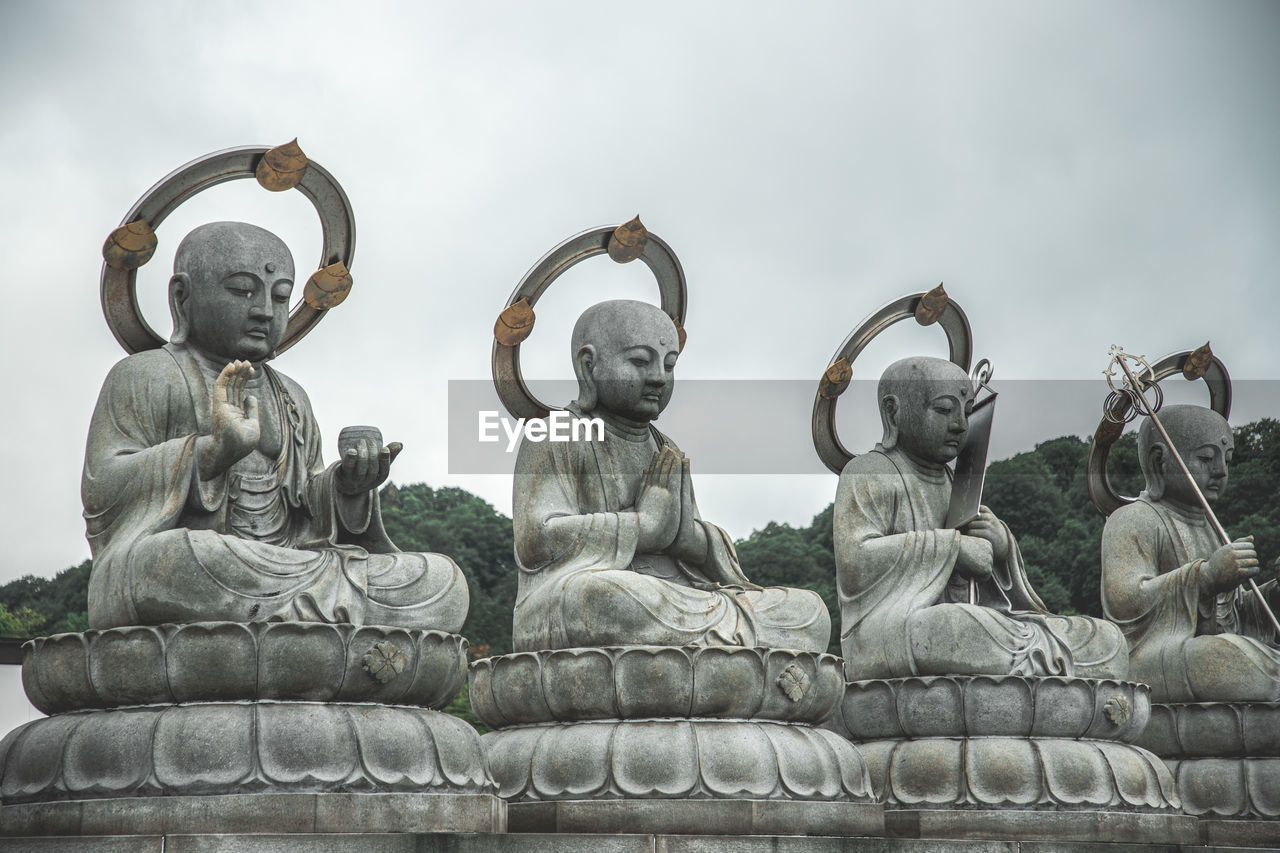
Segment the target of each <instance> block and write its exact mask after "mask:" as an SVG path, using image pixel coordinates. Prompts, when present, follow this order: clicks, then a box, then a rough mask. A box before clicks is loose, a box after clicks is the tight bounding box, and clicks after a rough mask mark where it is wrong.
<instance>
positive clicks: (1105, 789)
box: [858, 737, 1181, 813]
mask: <svg viewBox="0 0 1280 853" xmlns="http://www.w3.org/2000/svg"><path fill="white" fill-rule="evenodd" d="M858 750H859V751H860V752H861V753H862V755H863V757H864V758H865V759H866V762H867V769H868V770H869V771H870V773H871V781H872V785H873V787H874V788H875V791H876V793H877V794H878V795H880V797H881V798H882V800H883V802H884V803H885V805H886V807H893V808H917V809H929V808H948V807H952V808H954V807H960V808H965V807H969V808H972V807H975V806H976V807H985V808H1015V809H1017V808H1021V809H1040V810H1044V811H1046V812H1049V813H1054V812H1060V811H1061V810H1068V809H1085V810H1090V811H1096V810H1117V811H1173V810H1177V809H1178V808H1180V806H1181V800H1180V799H1179V797H1178V793H1177V791H1176V790H1175V787H1174V780H1173V776H1172V775H1171V774H1170V773H1169V770H1168V768H1167V767H1166V766H1165V764H1164V762H1163V761H1161V760H1160V759H1159V758H1158V757H1156V756H1154V755H1152V754H1151V753H1149V752H1147V751H1146V750H1143V749H1140V748H1138V747H1136V746H1132V745H1130V744H1126V743H1117V742H1114V741H1097V740H1072V739H1070V738H1021V737H1018V738H1006V737H977V738H945V737H938V738H913V739H910V740H882V741H862V742H859V744H858Z"/></svg>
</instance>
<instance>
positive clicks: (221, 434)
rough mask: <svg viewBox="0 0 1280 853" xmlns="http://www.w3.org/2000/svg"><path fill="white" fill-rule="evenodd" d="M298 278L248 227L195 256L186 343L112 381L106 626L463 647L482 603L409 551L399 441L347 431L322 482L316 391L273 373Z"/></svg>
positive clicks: (185, 308)
mask: <svg viewBox="0 0 1280 853" xmlns="http://www.w3.org/2000/svg"><path fill="white" fill-rule="evenodd" d="M293 277H294V265H293V258H292V256H291V255H290V253H289V250H288V248H287V247H286V246H285V245H284V243H283V242H281V241H280V239H279V238H277V237H276V236H275V235H273V234H271V233H269V232H267V231H264V230H263V229H261V228H257V227H255V226H252V225H247V224H244V223H239V222H215V223H211V224H208V225H203V226H201V227H199V228H197V229H195V230H194V231H192V232H191V233H190V234H188V235H187V237H186V238H185V239H184V240H183V241H182V243H181V245H180V246H179V247H178V251H177V255H176V257H175V259H174V274H173V277H172V279H171V280H170V282H169V305H170V310H171V312H172V314H173V323H174V329H173V335H172V338H171V339H170V342H169V343H168V344H167V345H166V346H164V347H163V348H161V349H153V350H147V351H144V352H139V353H137V354H135V355H131V356H129V357H127V358H125V359H124V360H123V361H121V362H119V363H118V364H117V365H116V366H115V367H114V368H112V370H111V372H110V374H109V375H108V376H107V379H106V382H105V383H104V385H103V388H102V392H101V394H100V395H99V398H98V404H97V407H96V408H95V410H94V413H93V420H92V423H91V425H90V428H89V440H88V448H87V450H86V453H85V463H84V477H83V482H82V495H83V500H84V514H85V519H86V522H87V525H88V538H89V544H90V547H91V550H92V552H93V575H92V578H91V580H90V591H89V621H90V624H91V625H92V626H93V627H94V628H109V627H113V626H120V625H158V624H162V623H186V622H195V621H208V620H226V621H230V622H251V621H278V620H301V621H318V622H332V623H340V622H343V623H345V622H349V623H356V624H374V625H389V626H400V627H413V628H435V629H439V630H443V631H448V632H456V631H458V630H459V629H460V628H461V627H462V623H463V620H464V619H465V618H466V613H467V604H468V592H467V584H466V580H465V578H464V577H463V575H462V573H461V571H460V570H459V569H458V566H457V565H456V564H455V563H454V562H453V561H452V560H451V559H449V558H448V557H445V556H442V555H439V554H416V553H407V552H401V551H399V550H398V549H396V547H395V546H394V545H393V544H392V543H391V541H390V540H389V539H388V538H387V534H386V532H385V530H384V529H383V527H382V521H381V516H380V511H379V505H378V494H377V488H378V486H379V485H381V484H382V483H383V482H384V481H385V480H386V478H387V473H388V470H389V467H390V465H391V462H392V460H393V459H394V458H395V455H396V453H397V452H398V451H399V445H398V444H391V445H389V446H385V447H384V446H382V441H381V436H380V435H378V434H377V431H376V430H366V431H365V432H364V433H363V434H361V435H357V436H354V437H353V436H352V435H350V434H345V431H344V437H343V438H342V439H340V446H341V450H342V458H341V460H340V461H339V462H337V463H335V464H333V465H330V466H328V467H325V465H324V462H323V460H322V458H321V450H320V448H321V442H320V430H319V427H318V426H317V425H316V421H315V417H314V415H313V414H312V412H311V405H310V403H309V402H308V400H307V396H306V394H305V393H304V392H303V390H302V388H301V387H300V386H299V385H298V384H297V383H296V382H294V381H293V380H292V379H290V378H289V377H287V376H285V375H283V374H281V373H279V372H277V371H276V370H274V369H273V368H271V367H270V366H268V365H267V360H268V359H270V358H271V357H272V355H273V353H274V350H275V348H276V347H277V345H278V344H279V343H280V342H281V340H282V339H283V337H284V332H285V323H286V319H287V317H288V311H289V299H290V294H291V292H292V290H293V283H294V282H293Z"/></svg>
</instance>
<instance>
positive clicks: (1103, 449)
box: [1085, 350, 1231, 515]
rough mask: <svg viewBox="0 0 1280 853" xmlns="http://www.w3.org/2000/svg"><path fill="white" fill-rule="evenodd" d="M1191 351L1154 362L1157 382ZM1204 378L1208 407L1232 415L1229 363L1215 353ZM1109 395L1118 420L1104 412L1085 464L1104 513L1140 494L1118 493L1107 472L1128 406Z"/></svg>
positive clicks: (1087, 478) (1177, 369)
mask: <svg viewBox="0 0 1280 853" xmlns="http://www.w3.org/2000/svg"><path fill="white" fill-rule="evenodd" d="M1192 352H1193V351H1192V350H1183V351H1182V352H1174V353H1170V354H1169V355H1166V356H1165V357H1164V358H1162V359H1160V360H1159V361H1157V362H1156V363H1155V364H1154V365H1152V374H1153V375H1154V376H1155V382H1160V381H1161V380H1162V379H1165V378H1167V377H1169V376H1172V375H1174V374H1175V373H1181V372H1182V367H1183V365H1184V364H1186V361H1187V359H1188V358H1190V356H1191V353H1192ZM1203 379H1204V384H1206V385H1208V386H1209V408H1211V409H1213V410H1214V411H1215V412H1217V413H1218V414H1220V415H1222V417H1223V418H1228V417H1230V416H1231V376H1230V375H1229V374H1228V373H1227V368H1226V365H1224V364H1223V363H1222V361H1221V360H1219V358H1218V357H1217V356H1216V355H1215V356H1214V357H1213V360H1212V361H1210V362H1209V366H1208V367H1207V368H1206V369H1205V372H1204V376H1203ZM1108 399H1114V400H1115V402H1116V404H1117V407H1118V410H1117V411H1113V412H1112V413H1111V414H1112V415H1113V416H1114V417H1116V418H1118V419H1119V420H1118V421H1117V420H1112V418H1110V417H1108V416H1107V415H1106V414H1105V413H1104V414H1103V416H1102V421H1101V422H1099V424H1098V428H1097V430H1095V431H1094V433H1093V441H1091V442H1089V459H1088V462H1087V463H1086V468H1085V482H1086V483H1087V484H1088V487H1089V499H1090V500H1092V501H1093V505H1094V506H1095V507H1097V508H1098V512H1100V513H1102V514H1103V515H1111V513H1113V512H1115V511H1116V510H1118V509H1120V507H1122V506H1128V505H1129V504H1131V503H1133V502H1134V501H1135V500H1137V498H1128V497H1123V496H1121V495H1119V494H1117V493H1116V490H1115V489H1114V488H1112V486H1111V478H1110V477H1109V476H1108V475H1107V457H1108V456H1110V455H1111V445H1113V444H1115V443H1116V441H1117V440H1118V439H1119V438H1120V436H1121V435H1122V434H1123V433H1124V425H1125V419H1124V416H1125V415H1126V414H1127V412H1128V408H1129V403H1128V400H1127V398H1126V397H1124V396H1123V395H1117V396H1116V397H1115V398H1108Z"/></svg>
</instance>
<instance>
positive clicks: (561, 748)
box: [531, 724, 613, 798]
mask: <svg viewBox="0 0 1280 853" xmlns="http://www.w3.org/2000/svg"><path fill="white" fill-rule="evenodd" d="M612 734H613V730H612V727H610V726H608V725H595V724H586V725H579V726H563V727H551V728H547V729H544V730H543V731H542V732H541V733H540V737H539V738H538V742H537V745H535V746H534V748H533V758H532V765H533V772H532V774H531V782H532V784H533V788H534V790H536V791H537V792H538V793H539V794H540V795H542V796H545V797H549V798H557V797H560V798H566V797H568V798H577V797H584V796H590V795H592V794H595V793H596V792H598V791H602V790H604V789H605V788H606V787H607V786H608V783H609V761H608V755H609V742H610V739H611V736H612Z"/></svg>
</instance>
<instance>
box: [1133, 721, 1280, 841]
mask: <svg viewBox="0 0 1280 853" xmlns="http://www.w3.org/2000/svg"><path fill="white" fill-rule="evenodd" d="M1138 742H1139V743H1140V744H1141V745H1142V746H1143V747H1145V748H1146V749H1149V750H1150V751H1151V752H1153V753H1155V754H1156V755H1159V756H1160V757H1161V758H1163V759H1164V760H1165V763H1166V764H1168V765H1169V770H1170V771H1171V772H1172V773H1173V776H1174V778H1175V779H1176V780H1177V784H1178V791H1179V793H1180V794H1181V795H1182V805H1183V809H1184V810H1185V811H1186V812H1188V813H1189V814H1194V815H1197V816H1199V817H1200V818H1201V822H1202V824H1203V826H1204V828H1205V832H1206V833H1207V835H1208V837H1210V838H1211V839H1212V840H1215V841H1218V842H1223V843H1227V842H1230V843H1241V844H1252V843H1263V842H1273V843H1276V844H1277V846H1280V703H1275V702H1231V703H1228V702H1195V703H1186V704H1172V705H1159V704H1157V705H1152V706H1151V722H1150V724H1149V725H1148V726H1147V727H1146V730H1145V731H1144V732H1143V733H1142V736H1141V739H1140V740H1139V741H1138Z"/></svg>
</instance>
